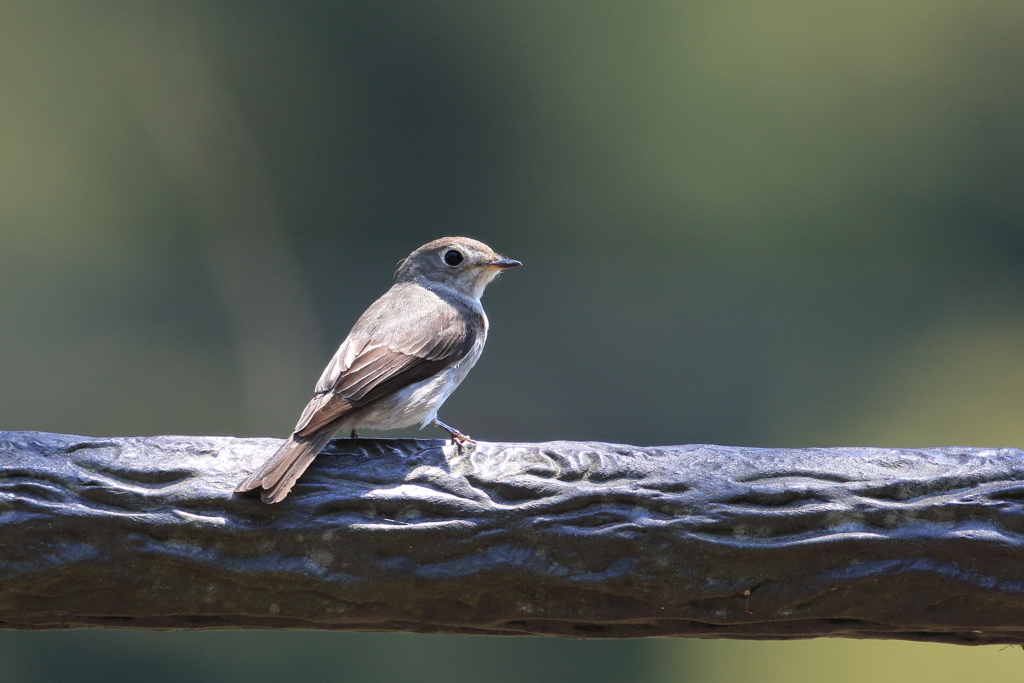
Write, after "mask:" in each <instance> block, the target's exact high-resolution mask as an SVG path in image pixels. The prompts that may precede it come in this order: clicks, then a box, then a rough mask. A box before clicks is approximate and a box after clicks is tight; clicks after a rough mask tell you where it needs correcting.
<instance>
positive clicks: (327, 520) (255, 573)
mask: <svg viewBox="0 0 1024 683" xmlns="http://www.w3.org/2000/svg"><path fill="white" fill-rule="evenodd" d="M278 443H279V441H278V440H276V439H237V438H229V437H154V438H118V439H93V438H85V437H75V436H61V435H54V434H43V433H37V432H6V433H4V432H0V627H4V628H19V629H59V628H75V627H82V626H91V627H106V628H111V627H113V628H143V629H168V628H173V629H215V628H310V629H345V630H365V631H418V632H425V633H476V634H505V635H514V634H544V635H557V636H569V637H583V638H595V637H612V638H623V637H627V638H628V637H643V636H685V637H705V638H754V639H786V638H808V637H816V636H844V637H856V638H893V639H907V640H923V641H934V642H946V643H962V644H988V643H1014V644H1022V643H1024V543H1022V541H1024V536H1022V534H1024V513H1022V508H1021V503H1022V500H1024V453H1021V452H1020V451H1017V450H1014V449H978V448H930V449H916V450H897V449H875V448H833V449H777V450H776V449H761V448H727V447H721V446H702V445H695V446H672V447H662V448H646V447H645V448H640V447H634V446H619V445H611V444H604V443H578V442H551V443H523V444H504V443H480V444H478V445H477V447H476V448H475V449H473V450H469V451H467V452H465V453H457V452H455V451H454V450H453V449H452V448H451V447H450V446H446V445H445V442H443V441H440V440H413V439H408V440H390V439H356V440H348V439H342V440H335V441H333V442H332V443H331V444H330V445H329V446H328V447H327V449H326V450H325V451H324V454H323V455H321V456H320V457H319V458H318V459H317V462H316V463H315V464H314V465H313V467H312V468H311V469H310V471H309V473H308V474H307V475H306V476H305V477H303V479H302V480H300V482H299V484H298V486H297V487H296V488H295V490H294V491H293V492H292V494H291V495H290V496H289V497H288V498H287V499H286V500H285V501H284V502H283V503H280V504H277V505H266V504H263V503H262V502H260V501H259V499H258V498H257V497H252V496H238V495H234V494H232V488H233V487H234V485H235V484H236V483H237V482H238V481H239V480H240V479H241V478H242V477H243V476H244V475H245V474H246V473H248V472H249V471H251V470H252V469H254V468H255V467H256V466H257V464H258V463H259V462H261V460H262V459H263V458H265V457H267V456H268V455H269V454H270V453H271V452H272V451H273V450H274V448H275V447H276V445H277V444H278Z"/></svg>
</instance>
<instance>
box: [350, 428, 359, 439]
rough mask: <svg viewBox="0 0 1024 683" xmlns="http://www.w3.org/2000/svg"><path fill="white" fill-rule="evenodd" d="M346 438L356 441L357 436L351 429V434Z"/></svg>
mask: <svg viewBox="0 0 1024 683" xmlns="http://www.w3.org/2000/svg"><path fill="white" fill-rule="evenodd" d="M348 438H350V439H358V438H359V435H358V434H356V430H354V429H353V430H352V433H351V434H349V435H348Z"/></svg>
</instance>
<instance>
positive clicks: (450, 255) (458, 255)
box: [444, 249, 463, 266]
mask: <svg viewBox="0 0 1024 683" xmlns="http://www.w3.org/2000/svg"><path fill="white" fill-rule="evenodd" d="M462 258H463V257H462V252H461V251H459V250H458V249H449V250H448V251H446V252H445V253H444V262H445V263H447V264H448V265H449V266H457V265H459V264H460V263H462Z"/></svg>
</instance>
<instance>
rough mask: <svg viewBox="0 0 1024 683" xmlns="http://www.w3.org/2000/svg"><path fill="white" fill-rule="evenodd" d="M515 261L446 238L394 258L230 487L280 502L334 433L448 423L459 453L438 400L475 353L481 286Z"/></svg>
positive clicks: (479, 342)
mask: <svg viewBox="0 0 1024 683" xmlns="http://www.w3.org/2000/svg"><path fill="white" fill-rule="evenodd" d="M520 265H522V263H520V262H519V261H516V260H514V259H509V258H505V257H504V256H501V255H500V254H498V253H496V252H495V251H494V250H492V249H491V248H490V247H488V246H487V245H486V244H484V243H483V242H479V241H477V240H474V239H470V238H468V237H444V238H441V239H438V240H434V241H433V242H428V243H427V244H424V245H423V246H422V247H420V248H419V249H416V250H415V251H413V252H412V253H411V254H409V256H407V257H406V258H404V259H402V260H401V261H399V263H398V268H397V270H396V271H395V282H394V285H393V286H392V287H391V289H389V290H388V291H387V292H385V294H384V295H383V296H381V297H380V298H379V299H377V300H376V301H375V302H374V303H373V304H371V305H370V307H369V308H367V309H366V311H365V312H364V313H363V314H362V315H361V316H360V317H359V319H358V320H357V321H356V323H355V325H353V326H352V330H351V331H350V332H349V333H348V336H347V337H346V338H345V341H343V342H342V344H341V346H340V347H339V348H338V350H337V352H335V354H334V356H333V357H332V358H331V360H330V362H329V363H328V364H327V367H326V368H325V369H324V371H323V374H322V375H321V376H320V381H319V382H317V385H316V390H315V393H314V395H313V398H312V399H311V400H310V401H309V404H308V405H307V406H306V408H305V410H303V411H302V416H301V417H300V418H299V421H298V424H296V425H295V429H294V430H293V431H292V434H291V436H289V437H288V439H287V440H286V441H285V442H284V443H283V444H282V445H281V447H280V448H278V449H277V451H276V452H275V453H274V454H273V455H272V456H271V457H270V458H269V459H268V460H267V461H266V462H265V463H264V464H263V465H262V466H261V467H260V468H259V469H258V470H256V471H255V472H254V473H253V474H251V475H250V476H249V477H247V478H246V479H245V480H243V481H242V482H241V483H239V484H238V486H237V487H236V488H235V492H236V493H243V492H245V491H251V490H252V489H257V488H258V489H260V497H261V499H262V500H263V501H264V502H265V503H278V502H280V501H282V500H284V498H285V497H286V496H287V495H288V492H289V491H291V489H292V487H293V486H294V485H295V482H296V481H297V480H298V479H299V477H300V476H302V473H303V472H305V470H306V468H307V467H309V465H310V463H311V462H313V459H314V458H315V457H316V456H317V454H318V453H319V452H320V451H321V449H323V447H324V446H326V445H327V442H328V441H330V440H331V437H332V436H334V434H335V433H336V432H338V431H339V430H346V431H349V432H350V435H351V437H352V438H355V437H356V436H357V432H356V430H357V429H361V428H367V429H397V428H401V427H409V426H411V425H414V424H416V423H419V425H420V428H421V429H422V428H423V427H425V426H427V425H428V424H433V425H436V426H438V427H441V428H442V429H444V430H446V431H447V432H448V433H449V435H450V436H451V439H452V443H453V444H454V445H456V446H457V447H458V448H459V449H460V450H461V449H462V448H464V447H465V446H466V444H471V443H475V442H474V441H473V440H472V439H470V438H469V437H468V436H466V435H465V434H463V433H461V432H460V431H458V430H457V429H454V428H453V427H449V426H448V425H446V424H445V423H443V422H441V421H440V420H438V419H437V411H438V409H439V408H440V407H441V404H443V403H444V402H445V400H446V399H447V398H448V397H449V396H450V395H451V393H452V392H453V391H455V389H456V387H458V386H459V383H461V382H462V380H464V379H465V378H466V375H467V374H468V373H469V371H470V370H471V369H472V367H473V366H474V365H475V364H476V362H477V360H479V358H480V354H481V352H482V351H483V348H484V342H485V341H486V340H487V328H488V321H487V315H486V314H485V313H484V309H483V306H482V305H481V303H480V297H481V296H482V295H483V293H484V289H485V288H486V287H487V285H488V284H489V283H490V282H491V281H492V280H494V278H495V277H496V276H497V275H498V274H499V273H500V272H502V271H503V270H506V269H508V268H513V267H515V266H520Z"/></svg>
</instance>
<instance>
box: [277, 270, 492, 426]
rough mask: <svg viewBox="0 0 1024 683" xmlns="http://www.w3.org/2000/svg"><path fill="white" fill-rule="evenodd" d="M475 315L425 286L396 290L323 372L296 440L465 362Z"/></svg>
mask: <svg viewBox="0 0 1024 683" xmlns="http://www.w3.org/2000/svg"><path fill="white" fill-rule="evenodd" d="M473 315H476V313H475V312H472V311H468V310H460V309H459V308H456V307H455V306H453V305H452V304H451V303H449V302H447V301H445V300H444V299H441V298H440V297H438V296H437V295H436V294H434V293H433V292H431V291H430V290H428V289H426V288H424V287H420V286H417V285H411V284H410V285H405V286H402V285H396V286H395V287H393V288H392V289H391V290H389V291H388V292H387V294H385V295H384V296H382V297H381V298H380V299H378V300H377V301H376V302H375V303H374V304H373V305H372V306H370V308H368V309H367V310H366V312H365V313H364V314H363V315H362V317H361V318H360V319H359V320H358V321H357V322H356V324H355V326H354V327H353V328H352V332H350V333H349V336H348V338H347V339H346V340H345V341H344V343H342V345H341V347H340V348H338V351H337V353H335V354H334V357H333V358H332V359H331V362H330V363H328V365H327V367H326V368H325V369H324V372H323V375H322V376H321V377H320V381H319V383H318V384H317V393H316V395H315V396H314V397H313V399H312V400H311V401H310V402H309V404H308V405H307V406H306V409H305V410H304V411H303V413H302V416H301V417H300V418H299V423H298V424H297V425H296V427H295V435H296V436H299V437H305V436H308V435H310V434H312V433H313V432H315V431H317V430H319V429H321V428H323V427H326V426H327V425H329V424H330V423H331V422H334V421H336V420H339V419H340V418H342V417H344V416H345V415H346V414H348V413H349V412H351V411H353V410H355V409H357V408H360V407H362V406H365V405H367V404H369V403H372V402H373V401H376V400H379V399H381V398H384V397H386V396H389V395H391V394H393V393H395V392H396V391H399V390H400V389H402V388H404V387H406V386H408V385H410V384H413V383H415V382H419V381H421V380H424V379H427V378H428V377H431V376H433V375H435V374H436V373H438V372H440V371H441V370H443V369H444V368H446V367H448V366H449V365H451V364H452V363H455V362H457V361H458V360H460V359H461V358H463V357H464V356H465V355H466V354H467V353H469V351H470V350H471V349H472V347H473V344H474V342H475V341H476V334H475V332H474V331H473V330H474V326H472V325H470V324H469V322H470V319H471V317H472V316H473Z"/></svg>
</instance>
